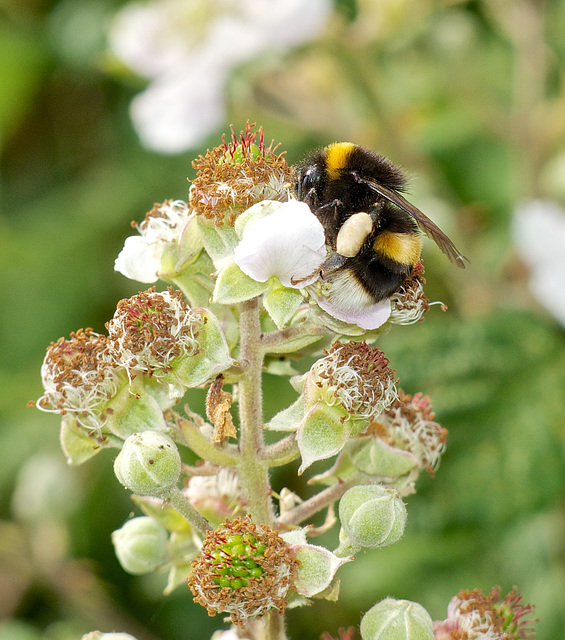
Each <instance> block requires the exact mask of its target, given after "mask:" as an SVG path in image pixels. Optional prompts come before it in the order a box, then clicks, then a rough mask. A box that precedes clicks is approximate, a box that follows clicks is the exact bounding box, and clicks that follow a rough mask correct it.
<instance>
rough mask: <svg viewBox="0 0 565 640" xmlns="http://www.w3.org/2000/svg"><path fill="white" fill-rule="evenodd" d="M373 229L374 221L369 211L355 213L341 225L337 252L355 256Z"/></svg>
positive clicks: (347, 256)
mask: <svg viewBox="0 0 565 640" xmlns="http://www.w3.org/2000/svg"><path fill="white" fill-rule="evenodd" d="M372 230H373V221H372V219H371V216H370V215H369V214H368V213H365V212H364V211H360V212H359V213H354V214H353V215H352V216H350V217H349V218H347V220H346V221H345V222H344V223H343V224H342V225H341V229H340V230H339V233H338V234H337V240H336V251H337V253H339V254H340V255H342V256H345V257H346V258H353V257H355V256H356V255H357V254H358V253H359V250H360V249H361V247H362V246H363V244H364V243H365V240H366V239H367V236H368V235H369V234H370V233H371V231H372Z"/></svg>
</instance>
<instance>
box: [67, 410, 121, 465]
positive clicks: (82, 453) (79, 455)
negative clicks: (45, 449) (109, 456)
mask: <svg viewBox="0 0 565 640" xmlns="http://www.w3.org/2000/svg"><path fill="white" fill-rule="evenodd" d="M59 438H60V442H61V448H62V450H63V453H64V454H65V457H66V459H67V464H70V465H79V464H82V463H83V462H86V461H87V460H90V458H92V457H94V456H95V455H96V454H97V453H99V452H100V451H102V449H119V448H120V447H121V446H122V440H121V439H120V438H117V437H116V436H113V435H108V434H104V435H102V436H100V437H97V434H96V432H95V431H90V432H87V431H86V430H85V429H84V427H82V426H80V425H79V424H78V422H77V421H76V418H74V417H73V416H72V415H71V414H70V413H67V414H66V415H64V416H63V418H62V420H61V431H60V434H59Z"/></svg>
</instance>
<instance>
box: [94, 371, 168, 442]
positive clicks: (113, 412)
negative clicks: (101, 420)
mask: <svg viewBox="0 0 565 640" xmlns="http://www.w3.org/2000/svg"><path fill="white" fill-rule="evenodd" d="M108 409H110V411H109V412H108V418H107V422H106V426H107V427H108V429H110V431H111V432H112V433H113V434H114V435H116V436H118V437H119V438H122V439H124V440H125V439H126V438H127V437H128V436H130V435H131V434H132V433H139V432H140V431H146V430H147V429H152V430H154V431H163V432H165V433H169V427H168V426H167V423H166V421H165V418H164V416H163V410H162V409H161V407H160V406H159V403H158V401H157V400H156V399H155V397H154V396H153V395H152V394H151V393H149V392H148V391H147V390H146V389H145V387H144V385H143V378H142V377H141V376H136V377H135V378H133V380H132V381H131V385H129V386H127V385H126V386H125V387H123V388H122V389H121V390H120V391H119V392H118V393H117V394H116V395H115V396H113V398H112V400H111V401H110V402H109V403H108Z"/></svg>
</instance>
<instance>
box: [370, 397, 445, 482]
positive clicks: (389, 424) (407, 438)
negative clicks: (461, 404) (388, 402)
mask: <svg viewBox="0 0 565 640" xmlns="http://www.w3.org/2000/svg"><path fill="white" fill-rule="evenodd" d="M434 417H435V414H434V412H433V410H432V404H431V400H430V398H429V397H428V396H425V395H422V394H421V393H416V394H414V395H413V396H412V395H408V394H406V393H404V391H403V390H402V389H399V390H398V399H397V400H396V401H395V402H394V404H393V405H392V406H391V407H390V408H388V409H387V410H385V411H383V413H382V414H381V415H380V416H379V419H378V422H376V423H373V425H372V431H373V432H375V433H376V435H378V436H379V437H380V438H381V439H382V440H384V441H385V442H386V443H387V444H389V445H391V446H393V447H397V448H399V449H403V450H404V451H409V452H410V453H412V454H413V455H414V456H416V458H418V460H419V461H420V465H421V466H422V467H424V468H425V469H427V471H428V472H429V473H430V474H431V475H433V474H434V472H435V471H437V468H438V467H439V463H440V459H441V456H442V454H443V452H444V451H445V444H446V441H447V429H444V428H443V427H442V426H441V425H440V424H438V423H437V422H434Z"/></svg>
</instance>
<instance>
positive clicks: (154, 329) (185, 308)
mask: <svg viewBox="0 0 565 640" xmlns="http://www.w3.org/2000/svg"><path fill="white" fill-rule="evenodd" d="M203 324H204V319H203V318H202V317H201V316H200V315H199V314H198V313H196V312H194V311H193V310H192V309H191V308H190V307H189V305H188V304H187V303H186V301H185V300H184V299H183V298H182V293H181V292H180V291H175V290H174V289H173V288H172V287H169V288H168V290H167V291H163V292H156V291H155V287H151V288H150V289H148V290H147V291H143V292H141V293H139V294H137V295H135V296H132V297H131V298H128V299H127V300H120V302H118V305H117V309H116V313H115V314H114V317H113V318H112V320H110V322H108V323H107V324H106V327H107V329H108V333H109V336H110V340H111V351H112V355H113V357H114V359H115V361H116V362H118V363H119V364H120V365H122V366H124V367H125V368H126V369H127V370H128V374H129V375H130V376H131V375H132V373H135V372H142V373H145V374H148V375H150V376H155V377H159V376H163V375H166V374H167V373H169V372H170V371H171V370H172V369H173V362H174V361H175V359H176V358H179V357H182V356H192V355H196V354H197V353H198V351H199V344H198V340H197V338H198V332H199V331H200V330H201V328H202V326H203Z"/></svg>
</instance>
